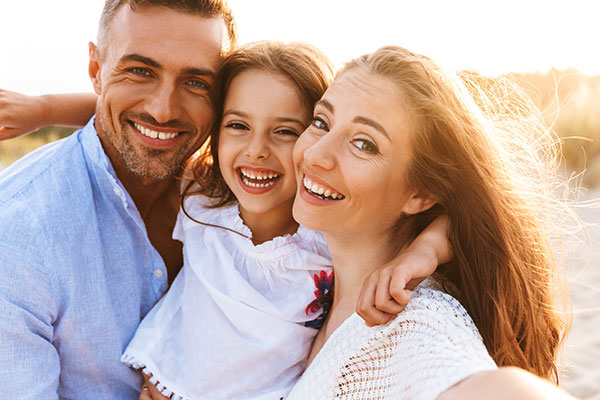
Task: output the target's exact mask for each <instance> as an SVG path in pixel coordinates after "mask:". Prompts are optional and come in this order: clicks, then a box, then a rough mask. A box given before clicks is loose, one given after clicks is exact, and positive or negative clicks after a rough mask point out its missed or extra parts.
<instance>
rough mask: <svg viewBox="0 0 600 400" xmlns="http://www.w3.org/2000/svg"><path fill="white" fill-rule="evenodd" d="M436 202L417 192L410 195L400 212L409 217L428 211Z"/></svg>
mask: <svg viewBox="0 0 600 400" xmlns="http://www.w3.org/2000/svg"><path fill="white" fill-rule="evenodd" d="M436 203H437V202H436V201H435V200H433V199H430V198H428V197H425V196H423V195H422V194H419V193H417V192H413V193H411V195H410V197H409V198H408V200H406V202H405V203H404V206H403V207H402V212H404V213H405V214H409V215H414V214H418V213H420V212H423V211H427V210H429V209H430V208H431V207H433V206H434V205H435V204H436Z"/></svg>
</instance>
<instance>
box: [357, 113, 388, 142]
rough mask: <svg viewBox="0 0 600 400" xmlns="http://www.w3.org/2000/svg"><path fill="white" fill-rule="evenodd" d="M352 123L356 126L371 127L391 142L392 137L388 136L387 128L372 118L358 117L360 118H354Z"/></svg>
mask: <svg viewBox="0 0 600 400" xmlns="http://www.w3.org/2000/svg"><path fill="white" fill-rule="evenodd" d="M352 122H354V123H356V124H364V125H369V126H370V127H372V128H375V129H376V130H378V131H379V132H380V133H381V134H382V135H383V136H385V137H386V138H388V140H390V135H388V133H387V132H386V130H385V128H384V127H383V126H382V125H381V124H380V123H378V122H377V121H374V120H372V119H371V118H367V117H361V116H358V117H354V119H353V120H352Z"/></svg>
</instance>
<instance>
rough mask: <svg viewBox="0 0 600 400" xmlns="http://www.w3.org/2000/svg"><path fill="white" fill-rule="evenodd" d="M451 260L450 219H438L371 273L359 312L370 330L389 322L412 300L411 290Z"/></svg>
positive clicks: (361, 299)
mask: <svg viewBox="0 0 600 400" xmlns="http://www.w3.org/2000/svg"><path fill="white" fill-rule="evenodd" d="M451 259H452V248H451V246H450V242H449V240H448V217H447V216H445V215H442V216H439V217H437V218H436V219H435V220H434V221H433V222H432V223H431V224H430V225H429V226H428V227H427V228H425V230H424V231H423V232H421V234H420V235H419V236H417V238H416V239H415V240H414V241H413V242H412V243H411V244H410V246H409V247H408V248H407V249H406V250H404V251H402V252H401V253H400V254H398V255H397V256H396V257H395V258H394V259H393V260H392V261H390V262H389V263H387V264H386V265H384V266H383V267H381V268H379V269H378V270H376V271H374V272H373V273H371V274H370V275H369V276H368V277H367V279H365V282H364V284H363V288H362V291H361V293H360V297H359V299H358V304H357V307H356V312H357V314H358V315H360V316H361V317H362V318H363V319H364V320H365V322H366V324H367V325H368V326H376V325H381V324H385V323H387V322H389V321H390V320H391V319H392V318H394V317H395V316H396V315H397V314H398V313H399V312H401V311H402V310H403V309H404V307H405V306H406V304H408V301H409V300H410V298H411V297H412V290H413V289H414V288H415V287H416V286H417V285H418V284H419V283H421V282H422V281H423V280H424V279H425V278H427V277H428V276H429V275H431V274H432V273H434V272H435V270H436V268H437V266H438V265H440V264H444V263H447V262H448V261H450V260H451Z"/></svg>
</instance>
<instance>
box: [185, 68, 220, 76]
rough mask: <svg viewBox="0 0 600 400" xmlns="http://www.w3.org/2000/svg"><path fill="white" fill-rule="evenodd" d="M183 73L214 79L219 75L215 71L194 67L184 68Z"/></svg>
mask: <svg viewBox="0 0 600 400" xmlns="http://www.w3.org/2000/svg"><path fill="white" fill-rule="evenodd" d="M181 72H183V73H184V74H186V75H199V76H208V77H211V78H214V77H215V76H216V75H217V74H216V73H215V71H211V70H210V69H205V68H194V67H190V68H184V69H183V70H182V71H181Z"/></svg>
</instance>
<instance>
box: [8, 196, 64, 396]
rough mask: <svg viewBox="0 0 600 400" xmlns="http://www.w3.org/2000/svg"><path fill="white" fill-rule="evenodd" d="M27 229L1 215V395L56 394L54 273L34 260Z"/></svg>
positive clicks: (58, 369) (37, 249)
mask: <svg viewBox="0 0 600 400" xmlns="http://www.w3.org/2000/svg"><path fill="white" fill-rule="evenodd" d="M6 206H7V205H6V204H3V205H2V207H6ZM27 229H28V227H27V224H21V226H19V224H18V223H17V222H16V221H7V220H6V219H3V218H2V216H0V274H1V276H2V278H1V279H0V316H1V319H0V398H2V399H36V400H38V399H57V398H58V394H57V390H58V384H59V376H60V360H59V356H58V353H57V351H56V348H55V347H54V345H53V344H52V340H53V332H54V327H53V323H54V322H55V319H56V315H57V313H56V309H57V306H56V300H55V297H54V295H53V293H54V290H53V286H54V283H53V282H55V278H54V277H53V276H52V275H51V274H49V273H48V271H46V270H45V268H44V266H43V265H40V264H38V263H36V261H35V260H36V258H37V257H36V256H35V255H36V254H38V251H39V247H40V246H36V245H35V243H36V238H32V237H25V236H29V235H25V234H24V231H26V230H27ZM38 243H39V242H38ZM40 245H41V246H43V243H40Z"/></svg>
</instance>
